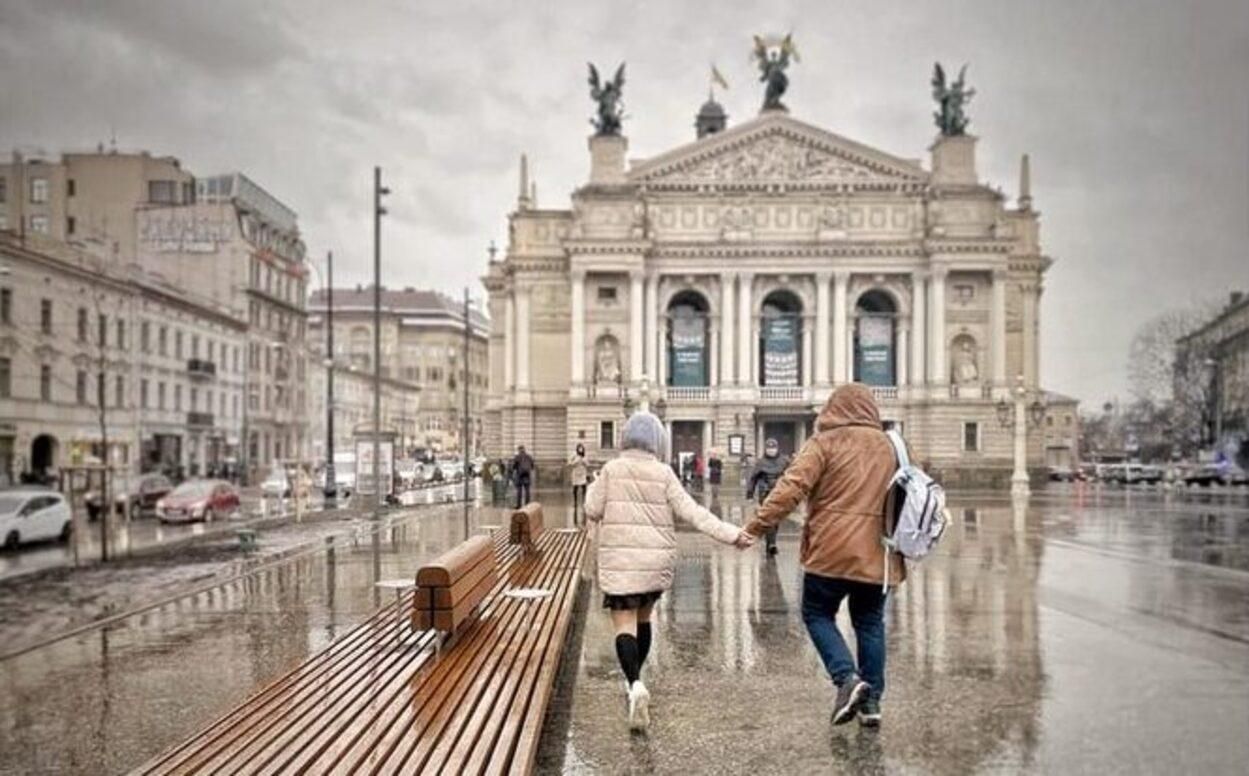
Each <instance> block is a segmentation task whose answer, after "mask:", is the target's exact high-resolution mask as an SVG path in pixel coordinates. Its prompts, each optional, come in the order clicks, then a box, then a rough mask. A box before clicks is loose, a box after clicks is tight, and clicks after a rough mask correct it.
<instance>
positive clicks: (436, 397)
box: [308, 286, 489, 452]
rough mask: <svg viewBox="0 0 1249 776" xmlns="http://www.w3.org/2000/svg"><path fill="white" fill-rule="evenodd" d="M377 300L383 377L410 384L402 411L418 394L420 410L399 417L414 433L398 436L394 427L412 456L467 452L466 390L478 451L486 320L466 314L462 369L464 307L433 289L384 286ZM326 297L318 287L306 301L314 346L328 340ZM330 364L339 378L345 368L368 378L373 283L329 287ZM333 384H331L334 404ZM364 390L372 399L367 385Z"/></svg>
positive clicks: (390, 381) (397, 385)
mask: <svg viewBox="0 0 1249 776" xmlns="http://www.w3.org/2000/svg"><path fill="white" fill-rule="evenodd" d="M381 298H382V306H381V315H382V331H381V347H382V366H381V374H382V377H383V378H384V379H385V380H387V381H388V385H390V386H391V390H395V391H397V390H400V387H401V386H409V387H410V389H411V396H410V397H405V398H403V399H402V401H401V403H402V404H403V405H404V406H409V405H415V404H416V398H417V394H416V391H417V390H418V388H419V390H420V401H419V412H417V414H416V415H415V416H414V417H411V418H408V417H404V418H403V419H402V421H403V423H404V426H405V427H407V424H408V421H411V424H412V430H411V433H407V432H402V430H401V429H400V428H398V427H396V429H395V430H397V431H401V432H402V433H403V434H404V436H405V438H406V439H407V444H406V447H407V449H408V450H409V451H412V450H413V449H414V448H425V449H427V450H429V451H432V452H439V451H445V452H452V451H454V452H460V451H461V450H462V449H463V447H464V446H463V444H462V442H461V437H462V436H463V418H464V398H465V397H464V393H465V390H466V385H467V392H468V413H469V422H470V429H469V431H470V433H471V434H472V436H473V441H472V443H471V444H470V445H469V447H470V448H471V449H473V450H474V451H476V450H477V449H478V448H479V447H480V440H481V439H482V414H483V412H484V411H485V401H486V382H487V381H486V374H487V369H486V367H487V360H486V358H487V356H486V335H487V331H488V327H489V321H487V320H486V318H485V317H484V316H482V315H481V313H479V312H477V311H475V310H473V311H471V312H470V318H471V325H470V326H469V330H468V334H469V336H468V364H467V369H466V368H465V363H464V347H465V342H464V328H465V323H464V304H463V302H458V301H456V300H453V299H451V298H449V297H447V296H444V295H442V294H440V293H437V292H436V291H426V290H420V289H415V288H404V289H388V288H384V287H383V288H382V290H381ZM326 300H327V296H326V293H325V291H324V290H317V291H315V292H313V294H312V297H311V299H310V301H309V303H308V305H309V311H310V317H309V326H310V333H309V335H308V336H309V337H310V339H311V341H314V342H316V343H317V345H316V347H318V348H321V347H322V343H323V342H324V340H325V313H326V309H327V305H326ZM322 352H323V351H322ZM334 362H335V364H337V365H338V367H337V369H336V372H335V377H336V380H337V377H338V375H341V374H342V373H343V371H344V370H355V371H357V372H359V373H361V374H364V375H372V373H373V287H372V286H368V287H365V286H356V287H355V288H341V289H340V288H336V289H334ZM337 385H338V383H337V382H335V394H336V399H337V392H338V390H337ZM369 391H370V396H371V391H372V388H371V387H370V388H369ZM383 398H385V392H383ZM383 411H384V412H385V409H383ZM371 418H372V403H371V399H370V400H369V410H368V414H367V416H366V419H368V420H370V422H371ZM335 431H336V432H337V433H344V431H345V432H346V433H348V434H350V429H345V430H342V429H337V428H336V429H335ZM336 435H337V434H336ZM322 436H324V433H322Z"/></svg>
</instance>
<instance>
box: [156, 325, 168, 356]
mask: <svg viewBox="0 0 1249 776" xmlns="http://www.w3.org/2000/svg"><path fill="white" fill-rule="evenodd" d="M156 349H157V350H158V351H159V352H160V354H161V355H162V356H167V355H169V330H168V329H166V328H165V327H164V326H162V327H160V332H159V333H158V334H157V335H156Z"/></svg>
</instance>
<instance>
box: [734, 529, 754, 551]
mask: <svg viewBox="0 0 1249 776" xmlns="http://www.w3.org/2000/svg"><path fill="white" fill-rule="evenodd" d="M733 546H734V547H736V548H737V549H739V550H748V549H750V548H751V547H753V546H755V537H753V536H751V535H750V534H748V533H746V532H745V531H739V532H738V534H737V538H736V539H734V540H733Z"/></svg>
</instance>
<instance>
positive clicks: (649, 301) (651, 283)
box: [646, 274, 660, 380]
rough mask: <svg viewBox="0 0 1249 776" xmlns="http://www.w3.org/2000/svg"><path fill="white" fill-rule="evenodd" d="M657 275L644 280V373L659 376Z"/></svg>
mask: <svg viewBox="0 0 1249 776" xmlns="http://www.w3.org/2000/svg"><path fill="white" fill-rule="evenodd" d="M659 348H660V344H659V275H658V274H655V275H651V276H650V277H649V278H647V280H646V374H647V376H649V377H650V379H651V380H657V379H658V377H659V352H660V351H659Z"/></svg>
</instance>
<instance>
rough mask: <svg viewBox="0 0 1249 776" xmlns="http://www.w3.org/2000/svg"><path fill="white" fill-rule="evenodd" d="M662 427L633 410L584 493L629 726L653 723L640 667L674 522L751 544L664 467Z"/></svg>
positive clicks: (664, 582)
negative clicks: (615, 452) (616, 448)
mask: <svg viewBox="0 0 1249 776" xmlns="http://www.w3.org/2000/svg"><path fill="white" fill-rule="evenodd" d="M666 446H667V439H666V434H665V433H664V426H663V423H662V422H660V420H659V418H657V417H655V416H654V415H652V414H650V413H649V412H635V413H634V414H633V415H631V416H630V417H629V419H628V420H627V421H626V422H625V426H624V430H623V431H622V432H621V441H620V447H621V450H622V452H621V454H620V455H619V456H618V457H616V458H614V459H612V460H611V461H608V462H607V464H606V465H605V466H604V467H603V468H602V470H600V471H599V474H598V476H597V477H595V479H594V482H593V484H591V485H590V489H589V492H588V493H587V495H586V503H585V514H586V518H587V519H589V520H594V521H596V522H598V523H599V528H598V542H597V543H598V584H599V587H600V588H602V590H603V593H604V595H603V608H605V609H610V610H611V619H612V626H613V628H614V630H615V633H616V657H617V659H618V660H619V661H620V668H621V670H622V671H623V672H624V675H625V685H626V688H625V689H626V691H627V693H628V704H629V727H630V728H632V729H635V730H636V729H643V728H645V727H646V726H647V725H648V724H649V723H650V708H649V706H650V693H649V692H648V691H647V689H646V685H644V684H643V683H642V680H641V673H642V667H643V666H644V665H645V664H646V656H647V655H648V654H650V648H651V635H652V634H651V611H652V609H653V608H654V606H655V602H656V601H658V600H659V598H660V596H662V595H663V592H664V591H665V590H667V589H669V588H670V587H672V577H673V571H674V568H675V566H676V557H677V542H676V534H675V532H674V526H673V516H674V515H675V516H677V517H680V518H681V519H682V520H685V521H687V522H689V523H690V524H691V525H693V526H694V527H695V528H697V529H698V530H699V531H702V532H703V533H705V534H707V535H708V536H711V537H712V538H714V539H717V540H719V541H721V542H724V543H725V544H736V545H737V546H738V547H739V548H742V549H744V548H746V547H748V546H750V544H751V542H752V540H751V539H750V537H748V536H746V535H745V534H743V533H742V532H741V531H740V530H739V529H738V528H737V527H736V526H733V525H730V524H728V523H724V522H721V521H720V520H718V519H717V518H716V516H715V515H713V514H712V513H711V512H709V511H707V510H706V509H704V508H703V507H702V506H700V505H699V504H698V503H697V502H696V501H694V499H692V498H691V497H690V495H689V494H688V493H687V492H686V491H685V489H684V488H683V487H682V486H681V483H680V481H678V480H677V477H676V475H675V474H673V473H672V470H671V469H669V468H668V467H667V466H665V465H664V464H663V463H662V461H663V455H664V448H665V447H666Z"/></svg>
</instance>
